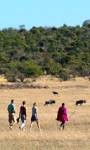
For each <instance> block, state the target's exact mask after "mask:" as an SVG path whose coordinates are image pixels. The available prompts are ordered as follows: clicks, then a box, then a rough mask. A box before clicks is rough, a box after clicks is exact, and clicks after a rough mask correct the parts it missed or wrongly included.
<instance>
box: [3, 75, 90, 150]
mask: <svg viewBox="0 0 90 150" xmlns="http://www.w3.org/2000/svg"><path fill="white" fill-rule="evenodd" d="M35 84H40V85H48V88H41V89H37V88H35V89H0V150H90V81H88V80H87V79H81V78H78V79H76V81H67V82H60V81H58V80H57V79H53V78H51V77H48V78H42V79H41V78H40V79H38V80H37V81H36V82H35ZM54 90H55V91H57V92H59V95H53V94H52V91H54ZM11 99H15V104H16V114H17V116H18V112H19V106H20V104H21V102H22V101H23V100H25V101H26V103H27V125H26V129H25V131H20V130H19V128H18V125H17V124H15V125H14V127H13V130H12V131H11V130H9V128H8V119H7V118H8V114H7V105H8V103H9V102H10V100H11ZM48 99H55V100H56V104H54V105H52V106H44V102H45V100H48ZM77 99H86V100H87V103H86V104H84V105H82V106H77V107H75V101H76V100H77ZM33 102H37V106H38V113H39V121H40V127H41V130H39V129H37V127H36V124H33V127H32V129H31V131H30V130H29V124H30V116H31V107H32V104H33ZM62 102H65V103H66V106H67V108H68V112H69V115H70V118H69V122H68V123H67V124H66V128H65V130H64V131H62V130H60V129H59V125H58V123H57V121H56V114H57V110H58V107H59V105H60V104H61V103H62ZM74 110H75V112H74Z"/></svg>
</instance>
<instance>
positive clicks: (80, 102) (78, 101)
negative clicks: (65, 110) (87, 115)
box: [76, 100, 86, 105]
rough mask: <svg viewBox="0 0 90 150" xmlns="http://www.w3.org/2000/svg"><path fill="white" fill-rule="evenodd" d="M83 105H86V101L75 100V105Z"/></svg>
mask: <svg viewBox="0 0 90 150" xmlns="http://www.w3.org/2000/svg"><path fill="white" fill-rule="evenodd" d="M84 103H86V100H77V101H76V105H82V104H84Z"/></svg>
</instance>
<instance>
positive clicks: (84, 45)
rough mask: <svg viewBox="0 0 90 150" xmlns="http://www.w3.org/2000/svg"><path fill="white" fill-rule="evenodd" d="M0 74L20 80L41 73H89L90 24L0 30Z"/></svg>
mask: <svg viewBox="0 0 90 150" xmlns="http://www.w3.org/2000/svg"><path fill="white" fill-rule="evenodd" d="M0 74H4V75H5V77H6V78H7V79H8V81H12V82H13V81H17V79H19V80H20V81H21V82H23V81H24V79H25V78H28V77H38V76H40V75H43V74H47V75H48V74H50V75H54V76H56V77H58V78H61V79H62V80H68V79H70V78H72V77H75V76H82V77H84V76H88V77H89V76H90V24H89V23H88V24H83V25H82V27H80V26H75V27H72V26H66V25H63V26H62V27H59V28H56V27H33V28H32V29H30V30H26V29H25V27H24V26H20V28H19V29H13V28H8V29H3V30H1V31H0Z"/></svg>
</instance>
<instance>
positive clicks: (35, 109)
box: [30, 103, 40, 129]
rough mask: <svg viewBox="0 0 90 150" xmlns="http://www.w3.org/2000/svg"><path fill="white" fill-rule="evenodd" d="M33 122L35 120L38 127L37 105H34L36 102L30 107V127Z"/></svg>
mask: <svg viewBox="0 0 90 150" xmlns="http://www.w3.org/2000/svg"><path fill="white" fill-rule="evenodd" d="M33 122H36V124H37V127H38V128H40V126H39V122H38V112H37V105H36V103H33V107H32V116H31V123H30V129H31V127H32V123H33Z"/></svg>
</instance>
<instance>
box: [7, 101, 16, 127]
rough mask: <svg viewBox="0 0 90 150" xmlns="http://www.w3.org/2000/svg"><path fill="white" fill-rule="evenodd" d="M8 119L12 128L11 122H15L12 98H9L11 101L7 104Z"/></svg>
mask: <svg viewBox="0 0 90 150" xmlns="http://www.w3.org/2000/svg"><path fill="white" fill-rule="evenodd" d="M7 110H8V121H9V128H10V129H12V126H13V123H14V122H15V104H14V100H13V99H12V100H11V103H10V104H9V105H8V108H7Z"/></svg>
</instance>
